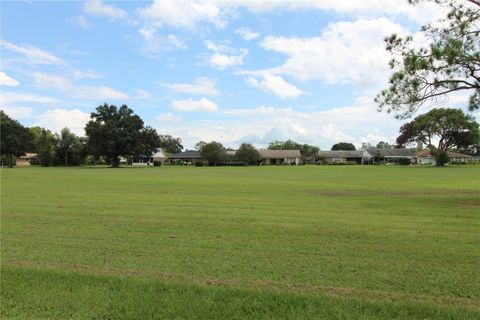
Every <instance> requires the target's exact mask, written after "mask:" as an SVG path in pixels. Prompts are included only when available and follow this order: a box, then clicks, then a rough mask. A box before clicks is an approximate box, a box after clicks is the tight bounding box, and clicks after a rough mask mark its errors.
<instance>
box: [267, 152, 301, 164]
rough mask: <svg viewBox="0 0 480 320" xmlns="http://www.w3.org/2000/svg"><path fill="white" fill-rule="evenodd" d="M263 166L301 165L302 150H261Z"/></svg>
mask: <svg viewBox="0 0 480 320" xmlns="http://www.w3.org/2000/svg"><path fill="white" fill-rule="evenodd" d="M258 153H259V154H260V159H261V162H260V163H261V164H267V165H268V164H295V165H298V164H299V163H300V159H301V154H300V150H269V149H259V150H258Z"/></svg>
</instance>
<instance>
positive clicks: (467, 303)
mask: <svg viewBox="0 0 480 320" xmlns="http://www.w3.org/2000/svg"><path fill="white" fill-rule="evenodd" d="M3 265H4V266H11V267H18V268H29V269H38V270H42V269H49V270H54V271H59V272H62V271H72V272H79V273H86V274H93V275H104V276H123V277H137V278H147V279H149V278H153V279H166V280H171V281H176V282H181V283H189V284H197V285H207V286H222V287H230V288H244V289H264V290H273V291H283V292H285V291H287V292H293V293H298V294H311V295H314V296H315V295H317V296H321V295H326V296H331V297H343V298H356V299H362V300H365V301H371V302H379V301H385V302H393V303H403V302H410V303H417V304H437V305H445V306H461V307H465V308H469V309H474V310H480V299H478V298H476V297H473V298H462V297H453V296H431V295H421V294H411V293H402V292H390V291H382V290H368V289H357V288H348V287H330V286H321V285H315V284H311V283H295V284H286V283H280V282H276V281H268V280H242V279H218V278H213V277H200V276H195V275H191V274H176V273H170V272H149V271H145V270H138V269H118V268H99V267H96V266H91V265H82V264H54V263H50V262H45V263H41V264H39V263H38V262H33V261H26V260H15V261H6V262H4V264H3Z"/></svg>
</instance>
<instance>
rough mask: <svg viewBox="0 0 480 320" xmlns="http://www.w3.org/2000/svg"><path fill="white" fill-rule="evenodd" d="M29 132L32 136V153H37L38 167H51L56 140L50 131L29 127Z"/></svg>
mask: <svg viewBox="0 0 480 320" xmlns="http://www.w3.org/2000/svg"><path fill="white" fill-rule="evenodd" d="M29 130H30V132H31V133H32V135H33V152H36V153H37V156H38V159H39V160H40V165H41V166H43V167H49V166H51V165H52V164H53V161H54V158H55V147H56V145H57V138H56V137H55V135H54V134H53V133H52V132H51V131H50V130H47V129H45V128H42V127H31V128H29Z"/></svg>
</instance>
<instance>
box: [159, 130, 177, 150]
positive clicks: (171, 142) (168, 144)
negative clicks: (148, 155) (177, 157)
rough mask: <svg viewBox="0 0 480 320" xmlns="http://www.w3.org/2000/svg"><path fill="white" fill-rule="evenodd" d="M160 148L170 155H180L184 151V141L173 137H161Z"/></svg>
mask: <svg viewBox="0 0 480 320" xmlns="http://www.w3.org/2000/svg"><path fill="white" fill-rule="evenodd" d="M159 140H160V141H159V147H160V148H162V150H163V151H165V152H167V153H169V154H175V153H180V152H182V150H183V145H182V139H180V138H174V137H172V136H171V135H168V134H167V135H160V136H159Z"/></svg>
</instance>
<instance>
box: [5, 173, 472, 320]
mask: <svg viewBox="0 0 480 320" xmlns="http://www.w3.org/2000/svg"><path fill="white" fill-rule="evenodd" d="M1 244H2V246H1V318H2V319H67V318H68V319H70V318H72V319H150V318H156V319H208V318H213V319H225V318H232V319H283V318H285V319H480V273H479V270H480V268H479V264H480V167H471V166H464V167H463V166H462V167H448V168H434V167H428V168H426V167H384V166H342V167H338V166H331V167H314V166H301V167H248V168H227V167H219V168H209V167H205V168H194V167H159V168H121V169H109V168H68V169H63V168H15V169H4V170H2V171H1Z"/></svg>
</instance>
